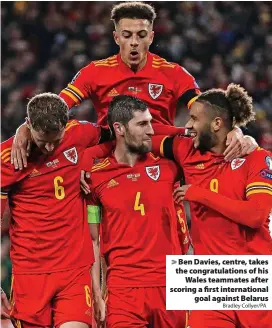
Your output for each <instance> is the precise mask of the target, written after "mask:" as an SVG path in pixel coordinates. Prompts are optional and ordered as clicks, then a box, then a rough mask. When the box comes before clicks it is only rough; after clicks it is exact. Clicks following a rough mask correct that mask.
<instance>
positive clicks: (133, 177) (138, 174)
mask: <svg viewBox="0 0 272 328" xmlns="http://www.w3.org/2000/svg"><path fill="white" fill-rule="evenodd" d="M140 175H141V174H140V173H130V174H128V175H127V178H128V179H131V181H137V179H138V178H139V177H140Z"/></svg>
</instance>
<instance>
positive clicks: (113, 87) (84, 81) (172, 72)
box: [60, 52, 200, 126]
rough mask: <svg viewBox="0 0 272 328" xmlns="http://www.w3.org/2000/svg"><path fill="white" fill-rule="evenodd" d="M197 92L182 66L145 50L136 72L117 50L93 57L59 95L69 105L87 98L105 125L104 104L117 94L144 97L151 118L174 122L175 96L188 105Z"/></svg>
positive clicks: (100, 121)
mask: <svg viewBox="0 0 272 328" xmlns="http://www.w3.org/2000/svg"><path fill="white" fill-rule="evenodd" d="M199 93H200V91H199V87H198V85H197V84H196V82H195V79H194V78H193V77H192V75H191V74H189V73H188V72H187V71H186V70H185V69H184V68H183V67H181V66H179V65H178V64H175V63H169V62H167V61H166V60H165V59H164V58H161V57H159V56H157V55H154V54H152V53H150V52H149V53H148V54H147V63H146V65H145V66H144V67H143V69H142V70H140V71H139V72H136V73H134V72H133V71H132V70H131V69H130V68H129V67H128V66H127V65H126V64H125V63H124V62H123V61H122V59H121V56H120V54H118V55H115V56H112V57H109V58H107V59H103V60H98V61H93V62H91V63H90V64H89V65H88V66H86V67H84V68H82V69H81V70H80V71H79V72H78V73H77V74H76V76H75V77H74V79H73V80H72V82H71V83H69V84H68V86H67V88H65V89H63V90H62V91H61V93H60V96H61V97H62V98H63V99H64V100H65V102H66V103H67V105H68V106H69V108H71V107H73V106H75V105H79V104H80V103H81V101H82V100H83V99H87V98H90V99H91V100H92V102H93V104H94V107H95V109H96V112H97V115H98V123H99V124H101V125H102V126H105V125H107V113H108V107H109V104H110V102H111V101H112V99H113V97H115V96H117V95H132V96H135V97H137V98H139V99H141V100H143V101H145V102H146V103H147V105H148V108H149V110H150V112H151V114H152V116H153V119H154V122H156V123H163V124H170V125H174V118H175V116H176V105H177V102H178V100H180V101H181V102H182V103H183V104H185V105H189V103H190V102H192V101H193V98H194V97H196V96H197V94H199Z"/></svg>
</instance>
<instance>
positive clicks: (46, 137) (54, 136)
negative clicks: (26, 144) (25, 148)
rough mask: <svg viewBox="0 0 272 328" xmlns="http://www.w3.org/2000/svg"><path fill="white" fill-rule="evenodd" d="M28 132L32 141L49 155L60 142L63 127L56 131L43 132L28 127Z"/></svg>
mask: <svg viewBox="0 0 272 328" xmlns="http://www.w3.org/2000/svg"><path fill="white" fill-rule="evenodd" d="M30 132H31V136H32V139H33V141H34V143H35V144H36V145H37V147H38V148H39V149H40V150H41V151H42V153H43V154H45V155H51V154H53V152H54V150H55V149H56V148H57V147H58V145H59V144H60V143H61V141H62V139H63V137H64V133H65V129H64V128H63V129H61V130H60V131H58V132H49V133H45V132H42V131H36V130H34V129H32V128H30Z"/></svg>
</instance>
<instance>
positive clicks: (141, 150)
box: [127, 144, 151, 155]
mask: <svg viewBox="0 0 272 328" xmlns="http://www.w3.org/2000/svg"><path fill="white" fill-rule="evenodd" d="M127 149H128V151H129V152H130V153H132V154H139V155H144V154H146V153H149V152H150V151H151V147H150V146H147V145H144V144H141V145H140V146H135V145H133V144H127Z"/></svg>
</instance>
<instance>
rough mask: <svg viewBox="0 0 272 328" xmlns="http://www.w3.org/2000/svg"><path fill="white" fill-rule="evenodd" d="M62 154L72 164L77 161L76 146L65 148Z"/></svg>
mask: <svg viewBox="0 0 272 328" xmlns="http://www.w3.org/2000/svg"><path fill="white" fill-rule="evenodd" d="M63 154H64V156H65V157H66V158H67V159H68V161H70V162H72V163H73V164H76V163H77V160H78V156H77V150H76V147H73V148H70V149H67V150H65V151H64V152H63Z"/></svg>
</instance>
